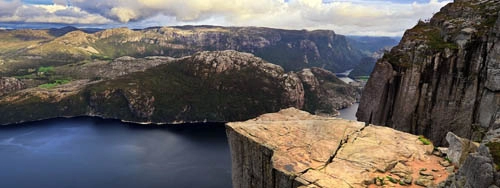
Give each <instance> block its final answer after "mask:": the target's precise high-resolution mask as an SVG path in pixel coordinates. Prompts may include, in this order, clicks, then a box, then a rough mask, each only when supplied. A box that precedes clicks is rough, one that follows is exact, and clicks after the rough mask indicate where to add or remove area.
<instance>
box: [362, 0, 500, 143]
mask: <svg viewBox="0 0 500 188" xmlns="http://www.w3.org/2000/svg"><path fill="white" fill-rule="evenodd" d="M499 11H500V2H499V1H496V0H481V1H480V0H470V1H460V2H456V3H451V4H449V5H447V6H445V7H444V8H442V10H441V11H440V12H439V13H437V14H436V15H435V16H434V17H433V18H432V19H431V21H430V22H429V23H424V22H420V23H419V24H417V25H416V26H415V27H414V28H412V29H410V30H408V31H407V32H406V33H405V36H404V37H403V39H402V40H401V43H400V44H399V45H398V46H396V47H395V48H393V49H392V50H391V52H390V53H388V54H386V55H385V56H384V58H383V59H382V60H380V62H379V63H377V65H376V67H375V70H374V72H373V73H372V76H371V78H370V80H369V81H368V83H367V86H366V88H365V90H364V92H363V93H364V95H363V96H362V99H361V103H360V107H359V111H358V113H357V117H358V120H360V121H365V122H368V123H373V124H378V125H387V126H390V127H393V128H395V129H398V130H402V131H405V132H410V133H413V134H421V135H425V136H426V137H428V138H430V139H431V140H432V141H433V142H434V143H435V144H436V145H445V144H446V141H445V136H446V134H447V133H448V132H453V133H455V134H457V135H458V136H460V137H463V138H471V139H473V140H480V138H481V135H482V134H484V132H486V131H487V130H489V129H494V128H496V127H498V126H499V122H500V121H499V117H498V116H499V110H500V90H499V87H500V84H499V82H498V81H499V79H500V74H498V72H499V71H498V70H499V67H500V55H499V52H500V41H499V39H500V20H498V15H499ZM389 65H390V66H389ZM391 69H392V70H391ZM393 72H394V73H393Z"/></svg>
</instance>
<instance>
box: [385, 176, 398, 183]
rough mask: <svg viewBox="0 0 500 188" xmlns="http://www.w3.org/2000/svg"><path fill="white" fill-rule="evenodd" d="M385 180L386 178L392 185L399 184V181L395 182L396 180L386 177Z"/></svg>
mask: <svg viewBox="0 0 500 188" xmlns="http://www.w3.org/2000/svg"><path fill="white" fill-rule="evenodd" d="M386 178H387V179H388V180H389V181H390V182H392V183H395V184H397V183H399V181H398V180H396V179H394V178H392V177H391V176H387V177H386Z"/></svg>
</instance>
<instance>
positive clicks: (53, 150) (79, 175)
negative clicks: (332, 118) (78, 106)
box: [0, 104, 357, 188]
mask: <svg viewBox="0 0 500 188" xmlns="http://www.w3.org/2000/svg"><path fill="white" fill-rule="evenodd" d="M356 110H357V104H355V105H354V106H352V107H350V108H347V109H344V110H341V117H342V118H345V119H353V118H354V119H355V116H354V115H355V113H356ZM0 168H1V170H0V187H2V188H3V187H19V188H31V187H33V188H35V187H36V188H39V187H71V188H72V187H76V188H79V187H82V188H83V187H85V188H87V187H92V188H96V187H97V188H98V187H120V188H135V187H147V188H155V187H174V188H183V187H196V188H198V187H216V188H224V187H231V156H230V153H229V146H228V143H227V140H226V133H225V129H224V125H223V124H187V125H171V126H162V127H158V126H145V125H134V124H128V123H122V122H120V121H112V120H102V119H98V118H71V119H53V120H47V121H39V122H34V123H25V124H20V125H12V126H7V127H0Z"/></svg>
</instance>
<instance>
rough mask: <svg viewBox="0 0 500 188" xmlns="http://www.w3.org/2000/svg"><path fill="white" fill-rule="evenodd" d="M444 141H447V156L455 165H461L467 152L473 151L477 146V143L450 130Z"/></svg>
mask: <svg viewBox="0 0 500 188" xmlns="http://www.w3.org/2000/svg"><path fill="white" fill-rule="evenodd" d="M446 141H448V144H449V146H450V147H449V148H448V151H447V156H448V158H449V159H450V160H451V162H452V163H453V164H455V165H456V166H461V165H462V164H463V163H464V161H465V159H466V158H467V156H468V155H469V153H475V152H476V150H477V148H478V147H479V143H475V142H472V141H470V140H468V139H464V138H460V137H458V136H457V135H455V134H453V133H452V132H449V133H448V134H447V135H446Z"/></svg>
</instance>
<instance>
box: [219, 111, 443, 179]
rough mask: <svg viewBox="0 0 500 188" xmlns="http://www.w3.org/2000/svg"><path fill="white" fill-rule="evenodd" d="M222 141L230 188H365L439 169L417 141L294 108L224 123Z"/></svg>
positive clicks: (388, 130) (427, 148)
mask: <svg viewBox="0 0 500 188" xmlns="http://www.w3.org/2000/svg"><path fill="white" fill-rule="evenodd" d="M227 135H228V139H229V143H230V148H231V154H232V165H233V169H232V170H233V171H232V172H233V186H234V187H301V186H303V187H368V186H376V185H375V180H374V179H376V178H377V177H386V176H393V177H394V178H393V179H395V180H396V181H402V182H403V181H404V180H405V178H408V177H411V176H415V177H418V173H419V171H418V169H419V168H420V167H422V166H423V167H429V168H430V167H434V166H435V167H441V166H440V165H439V159H438V158H437V157H435V156H432V155H431V154H430V153H431V152H432V150H433V146H432V145H424V144H423V143H422V142H421V141H419V139H418V136H415V135H411V134H408V133H404V132H400V131H396V130H394V129H391V128H387V127H380V126H373V125H369V126H365V124H364V123H361V122H356V121H349V120H344V119H339V118H329V117H320V116H315V115H311V114H309V113H307V112H303V111H300V110H297V109H295V108H288V109H284V110H281V111H280V112H277V113H271V114H264V115H262V116H260V117H257V118H255V119H251V120H248V121H245V122H233V123H228V124H227ZM417 164H418V165H417ZM399 175H401V176H399ZM439 176H442V175H439ZM446 176H447V174H446ZM444 179H445V177H443V178H436V179H435V180H430V181H431V183H432V184H434V185H437V184H438V183H439V182H438V181H443V180H444ZM410 181H411V178H410ZM385 183H387V184H389V182H388V181H387V180H386V181H385ZM393 185H396V184H393Z"/></svg>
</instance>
